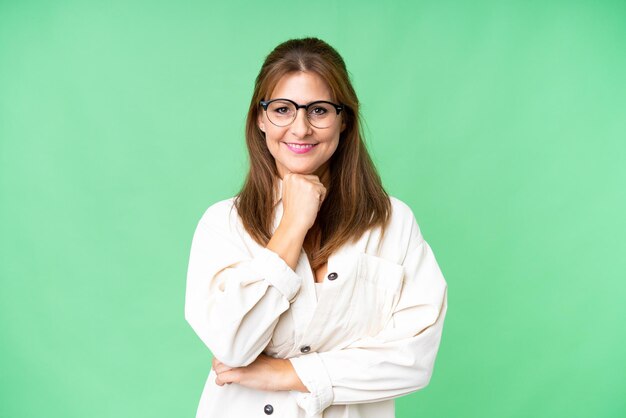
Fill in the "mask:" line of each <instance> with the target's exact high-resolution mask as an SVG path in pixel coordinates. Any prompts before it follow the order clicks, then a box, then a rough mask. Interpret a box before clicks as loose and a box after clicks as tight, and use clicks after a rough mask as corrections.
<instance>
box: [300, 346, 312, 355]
mask: <svg viewBox="0 0 626 418" xmlns="http://www.w3.org/2000/svg"><path fill="white" fill-rule="evenodd" d="M309 351H311V347H310V346H308V345H305V346H304V347H302V348H300V352H301V353H308V352H309Z"/></svg>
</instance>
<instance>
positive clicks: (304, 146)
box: [288, 144, 313, 149]
mask: <svg viewBox="0 0 626 418" xmlns="http://www.w3.org/2000/svg"><path fill="white" fill-rule="evenodd" d="M288 145H289V146H290V147H293V148H298V149H305V148H313V145H312V144H304V145H299V144H288Z"/></svg>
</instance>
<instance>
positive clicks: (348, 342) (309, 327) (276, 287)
mask: <svg viewBox="0 0 626 418" xmlns="http://www.w3.org/2000/svg"><path fill="white" fill-rule="evenodd" d="M278 186H279V187H278V193H277V199H276V200H275V201H276V204H277V207H276V216H275V221H274V228H276V227H277V226H278V224H279V222H280V219H281V217H282V213H283V208H282V201H281V200H280V196H281V193H282V182H280V181H279V183H278ZM233 199H234V198H230V199H227V200H223V201H221V202H218V203H215V204H214V205H212V206H211V207H209V208H208V209H207V210H206V212H205V213H204V215H203V216H202V218H201V219H200V222H199V224H198V227H197V229H196V231H195V234H194V237H193V242H192V247H191V255H190V259H189V269H188V275H187V292H186V301H185V318H186V319H187V321H188V322H189V324H190V325H191V326H192V327H193V329H194V330H195V332H196V333H197V334H198V336H199V337H200V338H201V339H202V341H203V342H204V343H205V344H206V345H207V347H208V348H209V349H210V350H211V352H212V353H213V355H215V356H216V357H217V358H218V359H219V360H220V361H222V362H223V363H225V364H227V365H229V366H235V367H236V366H245V365H248V364H250V363H251V362H253V361H254V360H255V359H256V357H257V356H258V355H259V354H260V353H262V352H264V353H266V354H268V355H270V356H273V357H279V358H288V359H290V361H291V362H292V364H293V366H294V368H295V370H296V373H297V374H298V376H299V377H300V379H301V380H302V382H303V383H304V385H305V386H306V387H307V389H308V390H309V391H310V393H302V392H295V391H293V392H287V391H283V392H265V391H259V390H253V389H249V388H246V387H244V386H241V385H237V384H230V385H224V386H218V385H217V384H215V372H214V371H213V370H211V372H210V373H209V377H208V379H207V381H206V384H205V387H204V391H203V393H202V397H201V399H200V404H199V406H198V411H197V415H196V416H197V418H217V417H223V418H252V417H268V416H271V417H272V418H275V417H289V418H295V417H305V416H309V417H310V416H314V417H325V418H339V417H351V418H354V417H361V418H391V417H393V416H394V401H393V398H396V397H398V396H401V395H405V394H407V393H410V392H413V391H416V390H418V389H420V388H423V387H424V386H426V385H427V384H428V382H429V380H430V377H431V374H432V371H433V366H434V362H435V357H436V355H437V350H438V348H439V342H440V339H441V332H442V327H443V322H444V317H445V313H446V308H447V296H446V291H447V285H446V282H445V280H444V278H443V276H442V274H441V271H440V269H439V266H438V265H437V261H436V260H435V256H434V255H433V253H432V251H431V249H430V247H429V245H428V244H427V243H426V242H425V241H424V239H423V237H422V235H421V233H420V230H419V227H418V225H417V223H416V221H415V217H414V216H413V213H412V212H411V209H410V208H409V207H408V206H407V205H406V204H405V203H403V202H401V201H400V200H398V199H396V198H394V197H391V204H392V213H391V218H390V223H389V226H388V228H387V231H386V233H385V235H384V238H383V240H382V241H381V239H380V230H379V229H378V228H376V229H374V230H370V231H368V232H367V233H365V234H364V235H363V236H362V237H361V238H360V239H359V240H358V242H356V243H354V244H350V245H346V246H344V247H342V248H341V250H339V251H338V252H337V253H335V254H334V255H333V256H331V257H330V259H329V260H328V276H327V278H326V279H325V280H324V282H323V284H322V287H321V293H320V295H319V301H318V298H317V297H316V289H315V283H314V277H313V272H312V270H311V267H310V265H309V261H308V258H307V256H306V254H305V253H304V251H302V252H301V254H300V260H299V262H298V265H297V267H296V270H295V271H293V270H292V269H291V268H290V267H289V266H288V265H287V264H286V263H285V262H284V261H283V260H282V259H281V258H280V257H279V256H278V255H277V254H276V253H274V252H272V251H270V250H268V249H266V248H264V247H262V246H259V245H258V244H257V243H256V242H255V241H254V240H253V239H252V238H251V237H250V236H249V235H248V234H247V233H246V231H245V230H244V228H243V225H242V223H241V220H240V219H239V217H238V215H237V211H236V209H235V208H234V206H233Z"/></svg>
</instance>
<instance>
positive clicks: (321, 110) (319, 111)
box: [309, 106, 328, 116]
mask: <svg viewBox="0 0 626 418" xmlns="http://www.w3.org/2000/svg"><path fill="white" fill-rule="evenodd" d="M309 113H310V114H311V115H312V116H323V115H325V114H326V113H328V109H326V108H325V107H323V106H314V107H313V108H312V109H311V110H309Z"/></svg>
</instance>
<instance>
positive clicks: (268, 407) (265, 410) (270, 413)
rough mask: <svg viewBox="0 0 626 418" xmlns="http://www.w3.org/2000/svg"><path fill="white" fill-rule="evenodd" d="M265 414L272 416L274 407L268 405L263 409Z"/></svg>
mask: <svg viewBox="0 0 626 418" xmlns="http://www.w3.org/2000/svg"><path fill="white" fill-rule="evenodd" d="M263 412H265V414H266V415H272V414H273V413H274V407H273V406H272V405H270V404H267V405H265V406H264V407H263Z"/></svg>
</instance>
